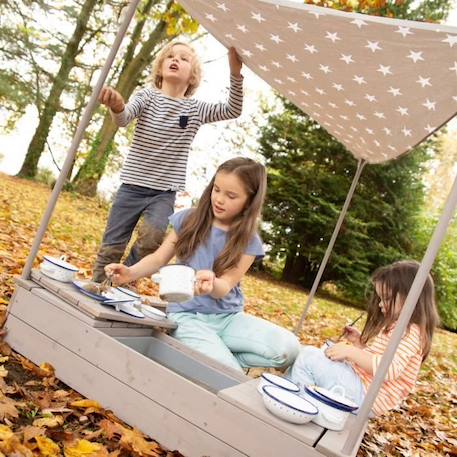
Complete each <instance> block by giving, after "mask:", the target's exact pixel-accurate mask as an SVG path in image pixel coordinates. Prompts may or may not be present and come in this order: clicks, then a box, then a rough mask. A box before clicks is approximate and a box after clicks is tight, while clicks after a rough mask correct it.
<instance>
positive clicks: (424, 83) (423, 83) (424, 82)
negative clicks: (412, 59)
mask: <svg viewBox="0 0 457 457" xmlns="http://www.w3.org/2000/svg"><path fill="white" fill-rule="evenodd" d="M416 82H417V83H418V84H420V85H421V86H422V87H426V86H430V87H432V85H431V83H430V78H423V77H422V76H419V79H418V80H417V81H416Z"/></svg>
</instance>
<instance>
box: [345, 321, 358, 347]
mask: <svg viewBox="0 0 457 457" xmlns="http://www.w3.org/2000/svg"><path fill="white" fill-rule="evenodd" d="M360 336H361V333H360V332H359V331H358V330H357V329H356V328H355V327H350V326H349V325H347V326H346V327H344V333H343V337H344V338H346V340H348V341H349V342H350V343H352V344H354V345H356V346H357V345H360Z"/></svg>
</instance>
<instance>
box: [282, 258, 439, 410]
mask: <svg viewBox="0 0 457 457" xmlns="http://www.w3.org/2000/svg"><path fill="white" fill-rule="evenodd" d="M418 269H419V264H418V263H417V262H414V261H399V262H395V263H393V264H391V265H388V266H385V267H381V268H379V269H377V270H376V271H375V272H374V273H373V275H372V285H373V291H372V295H371V298H370V300H369V303H368V310H367V313H368V315H367V320H366V323H365V327H364V329H363V331H362V332H361V333H360V332H359V331H358V330H357V329H356V328H354V327H346V328H345V337H346V341H345V342H339V343H336V344H334V345H332V346H330V347H328V348H327V349H325V352H324V351H322V350H320V349H318V348H315V347H312V346H305V347H303V348H302V350H301V351H300V354H299V356H298V357H297V360H296V361H295V363H294V365H293V366H292V367H291V369H290V370H289V373H288V377H289V378H290V379H291V380H292V381H294V382H296V383H297V384H299V385H300V387H304V386H307V385H316V386H319V387H323V388H326V389H332V388H333V387H334V386H335V385H341V386H343V387H344V389H345V392H346V396H347V397H348V398H349V399H350V400H352V401H354V402H355V403H356V404H358V405H359V406H360V404H361V403H362V401H363V398H364V397H365V393H366V391H367V390H368V387H369V386H370V384H371V382H372V381H373V377H374V375H375V373H376V370H377V368H378V366H379V363H380V361H381V357H382V355H383V354H384V352H385V350H386V347H387V344H388V342H389V339H390V336H391V334H392V332H393V330H394V328H395V325H396V323H397V320H398V316H399V315H400V311H401V309H402V307H403V305H404V303H405V300H406V297H407V295H408V292H409V290H410V288H411V285H412V283H413V281H414V277H415V276H416V273H417V270H418ZM438 323H439V318H438V313H437V310H436V306H435V288H434V284H433V279H432V277H431V276H430V275H429V276H428V278H427V280H426V282H425V284H424V287H423V289H422V292H421V294H420V297H419V299H418V301H417V304H416V307H415V309H414V312H413V314H412V316H411V319H410V321H409V323H408V326H407V329H406V331H405V334H404V335H403V338H402V340H401V342H400V344H399V346H398V348H397V351H396V353H395V356H394V359H393V360H392V363H391V365H390V367H389V370H388V373H387V376H386V379H385V380H384V382H383V384H382V386H381V389H380V390H379V393H378V395H377V398H376V400H375V402H374V404H373V409H372V411H373V413H374V414H375V415H377V414H382V413H385V412H387V411H389V410H391V409H393V408H396V407H397V406H399V405H400V403H401V402H402V401H403V400H404V399H405V398H406V397H407V395H408V394H409V393H410V392H411V391H412V390H413V388H414V385H415V383H416V380H417V376H418V373H419V369H420V366H421V364H422V362H423V361H424V360H425V359H426V357H427V356H428V354H429V352H430V347H431V342H432V337H433V332H434V329H435V327H436V326H437V325H438Z"/></svg>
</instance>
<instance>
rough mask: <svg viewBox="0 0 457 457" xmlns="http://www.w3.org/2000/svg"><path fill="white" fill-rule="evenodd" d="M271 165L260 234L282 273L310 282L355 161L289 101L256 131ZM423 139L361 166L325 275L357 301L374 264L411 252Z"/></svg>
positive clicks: (424, 155) (419, 196) (423, 157)
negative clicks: (411, 148) (407, 150)
mask: <svg viewBox="0 0 457 457" xmlns="http://www.w3.org/2000/svg"><path fill="white" fill-rule="evenodd" d="M259 141H260V152H261V153H262V154H263V155H264V157H265V159H266V164H267V167H268V179H269V184H268V195H267V202H266V206H265V210H264V220H265V221H266V223H267V229H266V230H265V231H264V239H265V241H266V242H267V243H268V244H269V245H270V247H271V251H270V257H271V258H273V259H277V260H282V261H284V262H285V265H284V269H283V278H284V279H286V280H289V281H292V282H296V283H300V284H302V285H304V286H305V287H308V288H309V287H310V286H311V284H312V282H313V280H314V277H315V275H316V273H317V269H318V267H319V263H320V261H321V259H322V257H323V255H324V252H325V249H326V247H327V244H328V241H329V239H330V236H331V233H332V231H333V228H334V226H335V223H336V220H337V218H338V215H339V212H340V210H341V207H342V206H343V203H344V200H345V197H346V193H347V191H348V190H349V187H350V184H351V181H352V178H353V176H354V173H355V169H356V162H355V160H354V159H353V158H352V156H351V155H350V154H349V153H348V152H347V151H346V150H345V148H344V147H343V146H342V145H341V144H340V143H338V142H337V141H335V140H334V139H333V138H332V137H331V136H330V135H329V134H328V133H327V132H326V131H325V130H324V129H323V128H321V127H320V126H319V124H317V123H316V122H314V121H312V120H311V119H310V118H309V117H308V116H306V115H305V114H304V113H302V112H300V111H299V110H298V109H297V108H295V107H294V106H292V105H291V104H289V103H285V109H284V111H283V112H282V113H279V114H274V115H271V116H270V117H269V119H268V123H267V125H266V126H265V127H263V128H262V130H261V137H260V140H259ZM427 158H428V149H427V145H424V146H422V147H421V148H418V149H417V150H416V151H415V152H414V153H413V154H410V155H407V156H404V157H402V158H400V159H399V160H397V161H395V162H392V163H389V164H385V165H375V166H374V165H373V166H366V168H365V169H364V170H363V173H362V177H361V179H360V182H359V185H358V187H357V190H356V193H355V195H354V197H353V201H352V203H351V206H350V209H349V212H348V214H347V216H346V220H345V222H344V224H343V226H342V229H341V231H340V235H339V237H338V239H337V242H336V244H335V247H334V250H333V253H332V256H331V258H330V262H329V264H328V266H327V268H326V270H325V272H324V276H323V280H324V281H332V282H336V283H337V285H338V286H339V287H340V288H342V289H343V290H344V291H345V292H346V295H347V296H349V297H352V298H355V299H358V300H360V299H361V298H362V297H363V294H364V288H365V286H364V285H365V284H366V283H367V277H368V275H369V274H370V273H371V272H372V271H373V270H374V269H375V268H376V267H378V266H379V265H383V264H386V263H389V262H392V261H394V260H397V259H399V258H404V257H405V256H407V257H408V256H412V255H413V254H414V251H413V250H412V242H411V238H410V237H411V229H412V227H413V226H414V223H415V218H414V216H415V214H416V213H417V211H418V209H419V207H420V204H421V202H422V195H423V186H422V182H421V176H422V172H423V163H424V162H425V161H426V160H427Z"/></svg>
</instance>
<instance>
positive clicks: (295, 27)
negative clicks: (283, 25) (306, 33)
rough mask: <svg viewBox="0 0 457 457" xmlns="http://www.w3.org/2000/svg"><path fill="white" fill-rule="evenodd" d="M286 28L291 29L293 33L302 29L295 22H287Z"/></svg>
mask: <svg viewBox="0 0 457 457" xmlns="http://www.w3.org/2000/svg"><path fill="white" fill-rule="evenodd" d="M287 28H288V29H290V30H293V31H294V32H295V33H297V32H300V31H301V30H302V28H301V27H300V26H299V25H298V24H297V23H296V22H289V23H288V25H287Z"/></svg>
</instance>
